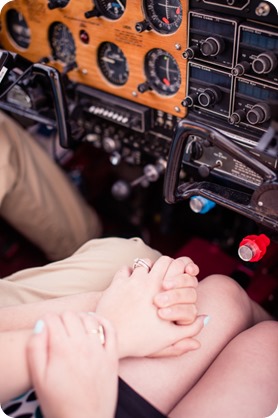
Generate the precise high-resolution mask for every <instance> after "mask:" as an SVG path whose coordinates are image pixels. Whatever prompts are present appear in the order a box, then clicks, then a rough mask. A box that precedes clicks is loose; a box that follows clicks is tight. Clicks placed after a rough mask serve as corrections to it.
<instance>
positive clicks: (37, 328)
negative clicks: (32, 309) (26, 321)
mask: <svg viewBox="0 0 278 418" xmlns="http://www.w3.org/2000/svg"><path fill="white" fill-rule="evenodd" d="M43 329H44V322H43V320H42V319H39V320H38V321H37V322H36V325H35V326H34V329H33V333H34V334H40V333H41V332H42V331H43Z"/></svg>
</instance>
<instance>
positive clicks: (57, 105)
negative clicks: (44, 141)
mask: <svg viewBox="0 0 278 418" xmlns="http://www.w3.org/2000/svg"><path fill="white" fill-rule="evenodd" d="M18 70H19V71H20V75H18ZM11 74H12V77H11V79H10V80H9V76H10V75H11ZM15 75H16V76H17V77H16V79H14V77H15ZM35 75H39V76H42V77H44V78H46V79H47V80H48V82H49V87H50V94H51V96H52V100H53V107H54V113H55V119H56V121H54V120H52V119H50V118H49V117H48V116H46V115H43V114H41V113H39V112H38V111H35V110H33V109H28V108H24V107H22V106H16V105H15V104H13V103H9V101H7V100H5V99H6V96H7V94H8V92H9V91H11V90H12V88H13V87H14V86H15V85H16V84H19V82H21V81H22V82H24V81H26V79H27V78H28V77H30V76H31V77H32V76H35ZM11 80H12V81H11ZM0 109H3V110H6V111H8V112H11V113H15V114H18V115H19V116H23V117H25V118H29V119H31V120H35V121H37V122H40V123H43V124H45V125H48V126H56V125H57V130H58V134H59V138H60V143H61V145H62V146H63V147H64V148H69V146H70V140H71V126H70V123H69V115H68V105H67V103H66V99H65V92H64V87H63V82H62V79H61V75H60V73H59V71H58V70H56V69H55V68H53V67H49V66H47V65H45V64H44V63H35V64H34V63H32V62H30V61H28V60H27V59H25V58H24V57H22V56H21V55H19V54H16V53H12V52H8V51H5V50H0Z"/></svg>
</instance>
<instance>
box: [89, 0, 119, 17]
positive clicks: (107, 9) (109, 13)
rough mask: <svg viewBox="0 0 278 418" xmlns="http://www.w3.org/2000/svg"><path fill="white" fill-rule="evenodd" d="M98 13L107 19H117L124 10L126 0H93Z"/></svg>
mask: <svg viewBox="0 0 278 418" xmlns="http://www.w3.org/2000/svg"><path fill="white" fill-rule="evenodd" d="M94 1H95V6H96V8H97V10H98V11H99V13H100V14H101V15H103V16H105V17H107V18H108V19H112V20H117V19H119V18H120V17H121V16H122V15H123V14H124V11H125V6H126V0H112V1H109V0H94Z"/></svg>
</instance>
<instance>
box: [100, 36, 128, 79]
mask: <svg viewBox="0 0 278 418" xmlns="http://www.w3.org/2000/svg"><path fill="white" fill-rule="evenodd" d="M98 64H99V67H100V69H101V71H102V74H103V75H104V77H105V78H106V79H107V80H108V81H110V83H112V84H114V85H116V86H123V85H124V84H125V83H126V82H127V80H128V75H129V70H128V64H127V59H126V57H125V55H124V53H123V51H122V50H121V49H120V48H119V47H118V46H117V45H116V44H113V43H112V42H103V43H102V44H100V46H99V49H98Z"/></svg>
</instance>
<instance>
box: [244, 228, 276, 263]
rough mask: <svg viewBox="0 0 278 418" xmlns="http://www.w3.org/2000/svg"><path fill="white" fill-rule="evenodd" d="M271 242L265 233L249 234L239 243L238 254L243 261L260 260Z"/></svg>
mask: <svg viewBox="0 0 278 418" xmlns="http://www.w3.org/2000/svg"><path fill="white" fill-rule="evenodd" d="M269 244H270V239H269V238H268V237H267V236H266V235H265V234H260V235H247V236H246V237H245V238H243V240H242V241H241V243H240V244H239V249H238V255H239V256H240V258H241V259H242V260H243V261H251V262H255V261H259V260H260V259H261V258H262V257H263V256H264V255H265V253H266V248H267V247H268V245H269Z"/></svg>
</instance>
